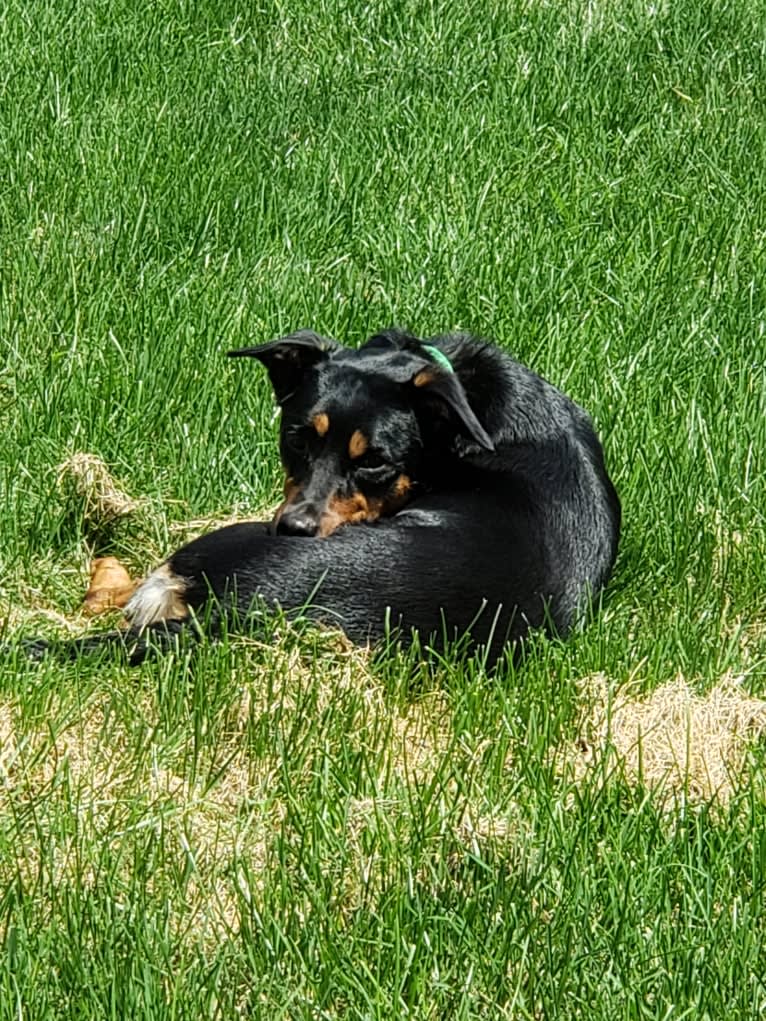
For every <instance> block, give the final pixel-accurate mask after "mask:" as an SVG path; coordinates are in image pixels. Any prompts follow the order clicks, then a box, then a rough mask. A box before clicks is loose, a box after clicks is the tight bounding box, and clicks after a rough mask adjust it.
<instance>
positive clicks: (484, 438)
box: [410, 358, 495, 450]
mask: <svg viewBox="0 0 766 1021" xmlns="http://www.w3.org/2000/svg"><path fill="white" fill-rule="evenodd" d="M444 360H445V361H446V358H445V359H444ZM447 365H448V366H449V362H447ZM410 384H411V386H412V387H413V388H414V392H415V393H416V394H417V399H418V401H422V402H423V403H424V404H425V405H426V406H427V407H429V406H430V410H431V412H432V413H435V414H438V413H439V411H442V412H443V411H444V410H445V409H449V410H451V411H452V412H453V414H454V415H455V417H456V418H457V419H458V421H459V422H460V424H461V425H462V427H463V431H464V432H465V434H466V435H467V436H469V437H470V438H471V439H472V440H474V441H475V442H476V443H478V444H479V446H480V447H483V448H484V449H485V450H494V449H495V444H494V443H493V442H492V439H491V437H490V436H489V434H488V433H487V430H486V429H485V428H484V426H483V425H482V424H481V422H480V421H479V420H478V418H477V417H476V415H475V413H474V411H473V408H472V407H471V405H470V404H469V403H468V398H467V397H466V395H465V390H464V389H463V385H462V383H461V382H460V380H459V379H458V377H457V375H456V374H455V372H454V371H453V369H452V367H451V366H449V368H443V367H442V366H441V365H440V364H438V363H431V362H428V363H426V364H425V366H422V367H421V368H419V369H418V370H417V372H415V374H414V375H413V376H412V378H411V379H410Z"/></svg>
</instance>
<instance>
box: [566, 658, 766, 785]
mask: <svg viewBox="0 0 766 1021" xmlns="http://www.w3.org/2000/svg"><path fill="white" fill-rule="evenodd" d="M741 680H742V678H741V677H735V676H733V675H731V674H726V675H725V676H724V677H722V678H721V680H720V681H719V682H718V684H717V685H716V686H715V687H714V688H713V689H712V690H711V691H709V692H708V693H707V694H706V695H698V694H696V693H695V692H694V691H693V690H692V688H691V687H690V686H689V684H688V682H687V681H686V680H685V679H684V678H683V677H681V676H678V677H676V679H675V680H673V681H670V682H669V683H668V684H665V685H663V686H662V687H660V688H657V689H656V690H655V691H653V692H651V694H649V695H644V696H636V695H635V694H633V693H632V691H631V686H626V687H624V688H622V689H618V690H617V691H616V692H615V693H614V694H613V695H612V696H611V697H610V685H609V682H608V680H607V678H606V677H604V675H603V674H596V675H594V676H592V677H589V678H586V679H585V681H584V682H583V685H582V689H583V696H584V703H585V710H584V712H583V716H582V718H581V720H580V726H579V730H580V737H579V738H578V740H577V741H576V742H574V743H573V744H568V745H563V746H561V747H559V748H558V749H557V751H556V753H555V758H556V761H558V762H559V763H560V764H562V766H563V768H564V771H565V772H567V773H569V774H570V775H573V776H574V779H575V780H576V781H582V780H584V779H586V778H587V777H589V776H592V775H594V774H596V775H599V774H600V775H601V776H602V777H605V776H607V775H609V774H611V773H612V772H613V771H616V772H617V773H618V774H619V775H621V776H622V777H623V778H624V779H625V780H626V781H627V782H628V783H630V784H631V785H636V784H638V783H643V784H644V785H646V786H647V787H648V788H650V789H651V790H654V791H655V792H658V793H659V794H660V795H661V799H663V800H665V799H671V800H672V799H680V800H687V799H688V800H689V801H691V802H697V803H704V802H709V801H713V800H715V801H717V802H718V803H719V804H720V805H725V804H726V803H727V802H728V801H729V799H730V798H731V796H732V794H733V793H734V791H735V790H736V789H737V787H738V786H739V785H740V784H741V782H742V779H743V775H744V768H745V761H746V755H747V750H748V747H749V746H750V745H751V744H752V743H753V742H754V741H756V740H757V739H758V738H759V737H760V736H761V735H762V734H763V733H764V731H766V701H764V700H763V699H759V698H753V697H752V696H750V695H748V694H747V693H746V692H745V691H743V689H742V686H741Z"/></svg>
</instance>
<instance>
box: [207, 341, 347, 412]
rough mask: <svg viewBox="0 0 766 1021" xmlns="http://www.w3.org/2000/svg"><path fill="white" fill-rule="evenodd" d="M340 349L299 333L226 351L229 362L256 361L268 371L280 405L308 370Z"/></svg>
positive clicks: (334, 344) (332, 342) (331, 342)
mask: <svg viewBox="0 0 766 1021" xmlns="http://www.w3.org/2000/svg"><path fill="white" fill-rule="evenodd" d="M339 347H340V345H339V344H338V343H336V341H334V340H330V339H329V338H327V337H320V336H319V334H318V333H314V331H313V330H296V332H295V333H290V334H288V336H286V337H279V339H277V340H270V341H269V342H268V343H267V344H259V345H258V347H243V348H240V349H239V350H237V351H227V352H226V353H227V354H228V356H229V357H230V358H257V359H258V361H259V362H262V363H263V364H264V365H265V366H266V368H267V369H268V373H269V379H270V380H271V385H272V386H273V387H274V394H275V396H276V398H277V400H278V401H279V403H280V404H283V403H284V402H285V401H286V400H287V398H288V397H289V396H290V395H291V394H292V393H294V391H295V390H296V389H297V388H298V386H299V385H300V381H301V377H302V376H303V374H304V372H305V371H306V369H308V368H310V367H311V366H312V365H316V364H317V363H318V362H321V361H325V360H326V359H327V358H329V356H330V354H331V352H333V351H336V350H337V349H338V348H339Z"/></svg>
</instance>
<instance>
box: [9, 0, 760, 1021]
mask: <svg viewBox="0 0 766 1021" xmlns="http://www.w3.org/2000/svg"><path fill="white" fill-rule="evenodd" d="M764 40H766V15H765V14H764V12H763V10H762V5H760V4H757V3H755V2H754V0H736V2H727V0H722V2H720V3H712V2H707V3H705V2H703V3H693V2H692V0H678V2H677V3H673V4H671V3H669V2H666V0H656V2H654V3H648V2H646V0H644V2H632V0H613V2H611V3H606V2H603V0H562V2H559V3H552V2H547V0H537V2H535V0H529V2H527V3H516V2H510V3H492V2H484V0H480V2H479V3H478V4H477V6H476V7H474V6H473V5H469V4H465V5H458V4H454V3H446V2H443V0H432V2H431V3H423V2H419V0H395V2H385V3H381V4H379V5H375V4H367V5H362V4H358V5H355V4H349V5H346V4H338V3H327V2H325V0H319V2H317V3H316V6H315V4H314V3H309V2H307V0H293V2H292V3H290V4H287V3H283V2H282V0H264V2H263V3H261V4H259V5H245V4H240V3H238V2H235V0H219V2H217V3H214V2H213V0H198V2H193V0H173V2H171V0H159V2H157V3H154V4H147V5H139V4H134V3H129V2H126V0H112V2H110V3H106V2H104V0H68V2H60V3H50V2H48V3H46V2H43V0H31V2H29V3H21V2H20V0H10V2H9V4H7V5H6V6H5V7H3V8H2V9H0V348H1V349H2V359H0V426H1V428H0V506H1V507H2V521H3V527H2V529H0V622H1V623H0V632H1V633H2V638H3V640H5V641H10V642H11V643H13V642H14V641H15V640H16V639H17V638H18V637H20V636H22V635H30V634H65V633H69V632H72V633H80V632H82V631H84V630H86V629H87V628H88V627H94V626H100V625H98V624H96V625H94V624H92V623H89V622H88V621H87V620H86V619H85V618H84V617H83V616H82V615H81V614H80V613H79V611H78V607H79V604H80V602H81V599H82V596H83V593H84V591H85V589H86V588H87V580H88V567H89V563H90V561H91V559H92V558H93V557H94V556H98V555H105V554H111V555H116V556H118V557H120V559H121V560H122V561H123V562H124V563H125V564H126V565H127V566H128V567H129V568H130V569H131V571H133V572H134V573H135V574H141V573H143V572H145V571H146V570H147V569H148V568H149V567H151V566H153V565H155V564H156V563H157V562H158V560H159V559H161V558H162V557H163V556H164V555H165V554H166V553H167V552H169V551H170V550H171V549H172V548H173V547H174V546H176V545H178V544H179V543H180V542H181V541H182V540H183V538H184V537H186V536H189V535H192V534H197V533H198V532H199V531H201V530H204V529H205V528H206V527H210V526H211V522H213V521H217V520H223V519H226V518H228V517H231V516H247V515H256V514H262V513H264V512H265V511H268V509H269V508H271V507H273V506H274V505H275V504H276V502H277V501H278V498H279V492H280V484H281V483H280V469H279V464H278V460H277V456H276V443H275V438H276V429H277V425H276V422H275V419H274V406H273V400H272V396H271V392H270V388H269V386H268V382H267V380H266V379H265V378H264V376H265V373H263V371H262V370H261V369H260V368H259V367H258V366H257V365H256V364H255V363H253V364H250V363H248V364H242V363H229V362H227V360H226V359H225V358H224V357H223V353H224V352H225V351H226V350H227V349H229V348H234V347H240V346H244V345H246V344H252V343H256V342H258V341H260V340H268V339H271V338H272V337H275V336H279V335H280V334H282V333H285V332H288V331H289V330H291V329H294V328H297V327H300V326H310V327H313V328H316V329H317V330H318V331H320V332H321V333H324V334H327V335H330V336H335V337H337V338H338V339H341V340H343V341H344V342H347V343H351V344H353V343H359V342H361V341H362V340H363V339H364V338H365V337H366V336H367V335H369V334H370V333H371V332H374V331H375V330H376V329H378V328H380V327H381V326H387V325H390V324H392V323H398V324H401V325H407V326H409V327H411V328H412V329H413V330H414V331H416V332H418V333H419V334H421V335H428V334H429V333H430V334H433V333H438V332H442V331H444V330H448V329H453V328H455V329H457V328H460V329H467V330H471V331H473V332H476V333H478V334H481V335H484V336H487V337H490V338H493V339H495V340H496V341H497V342H498V343H499V344H501V345H502V346H503V347H505V348H506V349H507V350H509V351H510V352H512V353H513V354H514V355H515V356H516V357H518V358H519V359H520V360H522V361H524V362H526V363H527V364H529V365H530V366H532V367H533V368H534V369H535V370H537V371H539V372H540V373H542V374H543V375H545V376H546V377H547V378H548V379H550V380H551V381H552V382H553V383H555V384H556V385H558V386H560V387H561V388H563V389H565V390H566V391H567V392H568V393H570V394H571V395H572V396H573V397H574V398H575V399H576V400H577V401H578V402H579V403H581V404H582V405H583V406H585V407H586V408H588V410H589V411H590V412H591V414H592V415H593V418H594V420H595V422H596V424H597V427H598V430H599V433H600V435H601V437H602V439H603V441H604V445H605V450H606V456H607V462H608V464H609V467H610V470H611V473H612V475H613V478H614V480H615V483H616V485H617V487H618V490H619V492H620V495H621V498H622V501H623V513H624V532H623V538H622V544H621V552H620V557H619V560H618V564H617V568H616V571H615V575H614V579H613V582H612V584H611V585H610V588H609V591H608V593H607V598H606V600H605V605H604V608H603V611H602V613H601V614H600V615H599V616H598V618H597V619H596V620H594V621H593V622H592V623H591V624H590V625H589V626H588V627H587V628H586V629H585V630H584V631H583V632H582V633H579V634H577V635H574V636H573V637H572V638H571V639H570V640H569V641H568V642H558V641H549V640H545V639H543V638H540V639H539V640H537V641H536V642H535V643H534V648H533V652H532V655H531V656H530V657H529V658H528V659H527V661H526V662H525V663H523V664H521V665H518V664H517V665H514V664H513V663H511V662H510V661H509V662H508V663H506V664H504V665H502V666H501V667H500V668H499V669H498V670H497V671H496V672H494V673H492V674H490V675H488V674H487V673H486V672H485V671H484V670H483V669H482V667H481V664H479V663H477V662H475V661H471V660H466V659H465V658H464V657H461V656H460V655H459V653H458V651H455V653H454V654H451V655H448V656H446V657H444V658H442V659H441V660H438V661H435V662H429V663H426V662H425V661H424V660H423V658H422V657H420V656H418V654H417V652H416V651H415V652H412V653H405V652H402V651H400V650H397V649H396V648H389V649H382V650H376V651H375V652H374V653H371V652H369V651H366V650H358V649H354V648H351V647H350V646H349V645H348V644H347V643H346V642H345V640H344V639H343V638H342V636H339V635H336V634H332V633H329V632H322V631H318V630H316V629H312V628H310V627H307V626H301V625H300V623H299V624H297V625H292V624H289V623H288V622H287V621H285V620H283V619H279V618H271V619H267V620H264V621H263V623H262V626H261V627H260V628H259V629H258V630H255V631H254V632H253V633H252V635H250V636H249V637H244V638H241V637H240V638H234V637H232V638H230V639H226V640H224V641H222V642H221V643H219V644H217V645H210V646H206V647H203V648H201V649H200V650H199V651H198V652H197V653H196V654H194V655H191V654H189V655H181V656H179V657H176V658H175V659H172V658H171V659H165V660H161V661H156V662H153V663H148V664H146V665H144V666H143V667H141V668H139V669H136V670H132V671H131V670H129V669H128V668H125V667H123V666H120V665H118V664H116V663H114V662H112V661H110V660H109V659H108V658H96V659H92V660H88V661H82V662H80V663H76V664H70V665H61V664H56V663H45V664H42V665H39V666H35V665H30V664H27V663H26V662H24V660H23V658H22V657H21V656H20V655H15V654H8V653H6V654H5V655H4V657H3V661H2V662H1V663H0V1021H11V1019H14V1021H19V1019H25V1021H26V1019H30V1021H46V1019H59V1018H60V1019H72V1018H89V1019H90V1018H92V1019H99V1021H100V1019H103V1018H115V1019H117V1018H119V1019H122V1018H162V1019H165V1018H168V1019H169V1018H174V1019H187V1018H191V1019H194V1021H198V1019H201V1018H221V1019H228V1018H234V1017H248V1018H249V1017H253V1018H264V1019H269V1021H271V1019H278V1018H285V1019H302V1018H306V1019H312V1021H313V1019H317V1021H318V1019H340V1018H343V1019H385V1021H388V1019H391V1018H405V1017H406V1018H417V1019H442V1018H449V1019H453V1018H454V1019H469V1018H470V1019H474V1018H475V1019H486V1018H508V1019H542V1018H545V1019H552V1018H562V1019H570V1018H583V1019H588V1021H591V1019H603V1021H614V1019H623V1018H624V1019H628V1018H630V1019H633V1018H651V1019H655V1018H662V1019H671V1018H672V1019H674V1021H677V1019H682V1018H690V1019H691V1018H693V1019H695V1021H696V1019H705V1018H707V1019H711V1021H712V1019H721V1018H726V1019H739V1018H741V1019H752V1018H754V1017H757V1016H760V1015H761V1014H763V1013H764V1012H766V977H765V976H766V949H765V947H766V759H765V758H764V747H765V746H764V743H763V740H762V734H763V733H766V702H765V701H764V698H766V691H765V690H764V689H765V688H766V671H765V669H764V668H765V666H766V597H765V596H764V577H766V518H765V511H764V509H765V508H766V337H765V336H764V329H765V324H766V288H765V286H764V281H766V43H765V42H764ZM78 454H89V455H93V456H94V457H96V458H98V459H100V462H99V463H103V465H104V466H106V468H107V469H108V471H109V473H110V477H111V479H112V480H113V481H114V484H115V485H116V486H117V487H118V488H119V489H120V490H121V491H122V492H124V494H125V495H126V497H127V498H129V501H132V510H131V512H130V513H129V514H126V515H125V516H124V517H122V518H119V519H117V520H114V519H110V518H109V517H108V516H105V515H104V514H103V513H99V507H98V506H97V505H95V504H94V502H93V500H92V499H89V498H88V496H87V494H84V493H83V489H82V486H79V487H78V485H77V479H76V478H74V477H73V475H72V472H71V465H72V463H73V460H72V459H73V458H76V455H78ZM74 463H77V462H76V461H75V462H74ZM62 466H63V468H62ZM67 466H69V468H67ZM91 495H92V494H91Z"/></svg>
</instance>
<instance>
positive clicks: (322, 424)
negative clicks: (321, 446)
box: [311, 411, 330, 436]
mask: <svg viewBox="0 0 766 1021" xmlns="http://www.w3.org/2000/svg"><path fill="white" fill-rule="evenodd" d="M311 424H312V425H313V426H314V428H315V429H316V431H317V435H318V436H326V435H327V430H328V429H329V428H330V419H329V418H328V416H327V415H326V414H325V413H324V411H320V412H319V414H317V415H314V417H313V418H312V419H311Z"/></svg>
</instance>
